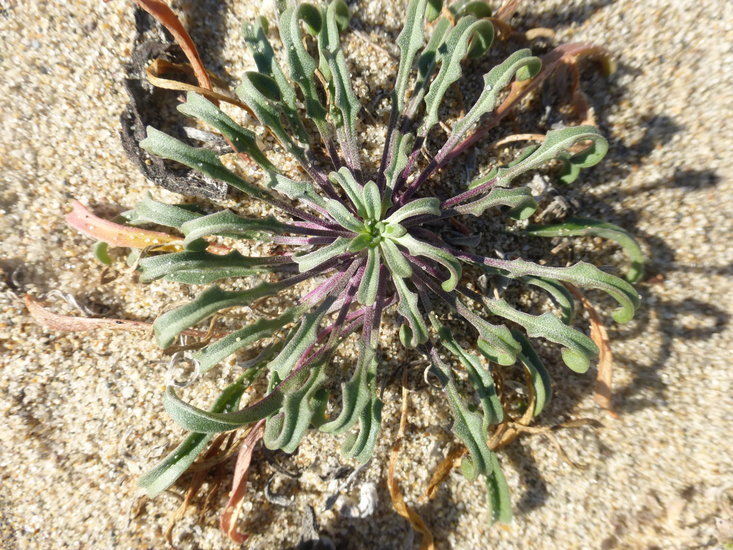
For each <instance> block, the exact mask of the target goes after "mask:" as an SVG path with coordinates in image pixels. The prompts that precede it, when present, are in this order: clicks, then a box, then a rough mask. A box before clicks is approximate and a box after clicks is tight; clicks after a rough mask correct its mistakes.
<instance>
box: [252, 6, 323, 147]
mask: <svg viewBox="0 0 733 550" xmlns="http://www.w3.org/2000/svg"><path fill="white" fill-rule="evenodd" d="M266 26H267V19H265V18H264V17H258V18H257V19H256V20H255V22H254V23H252V24H248V23H245V24H244V25H243V27H242V33H243V35H244V40H245V42H246V43H247V46H249V49H250V52H252V57H253V58H254V61H255V64H256V65H257V70H258V71H259V72H261V73H263V74H265V75H267V76H269V77H271V78H272V79H273V80H274V81H275V82H276V83H277V86H278V88H279V90H280V96H281V97H282V103H283V107H282V109H283V112H284V114H285V117H286V118H287V119H288V121H289V122H290V126H291V127H292V128H293V129H294V130H295V132H296V134H297V136H298V140H299V141H300V142H301V143H308V133H307V131H306V129H305V126H303V122H302V120H301V119H300V116H299V115H298V110H297V99H298V96H297V94H296V93H295V88H294V87H293V85H292V84H291V83H290V81H289V80H288V78H287V77H286V76H285V73H284V72H283V70H282V68H281V67H280V64H279V63H278V62H277V58H276V57H275V52H274V51H273V49H272V45H271V44H270V41H269V40H268V39H267V35H266V33H265V27H266Z"/></svg>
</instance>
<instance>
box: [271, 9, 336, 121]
mask: <svg viewBox="0 0 733 550" xmlns="http://www.w3.org/2000/svg"><path fill="white" fill-rule="evenodd" d="M301 21H303V22H304V23H305V26H306V28H307V29H308V32H309V33H310V34H312V35H317V34H318V33H319V32H321V28H322V25H323V19H322V17H321V10H320V9H318V8H317V7H316V6H314V5H313V4H308V3H305V2H303V3H301V4H297V5H295V6H292V7H289V8H287V9H286V10H285V11H284V12H282V14H281V15H280V22H279V25H278V26H279V28H280V39H281V40H282V42H283V46H284V47H285V52H286V55H287V59H288V66H289V67H290V78H291V79H292V80H293V81H294V82H295V83H296V84H297V85H298V87H299V88H300V90H301V92H302V93H303V97H304V101H305V110H306V113H307V115H308V118H310V119H311V120H313V122H314V123H315V124H316V126H317V127H318V130H319V132H321V135H322V136H327V135H328V132H327V130H326V127H325V122H326V108H325V107H324V106H323V104H322V103H321V100H320V99H319V97H318V86H317V84H316V79H315V75H316V70H317V69H318V63H317V62H316V60H315V59H313V57H312V56H311V55H310V54H309V53H308V50H307V49H306V47H305V44H304V42H303V36H302V33H301V30H300V23H301Z"/></svg>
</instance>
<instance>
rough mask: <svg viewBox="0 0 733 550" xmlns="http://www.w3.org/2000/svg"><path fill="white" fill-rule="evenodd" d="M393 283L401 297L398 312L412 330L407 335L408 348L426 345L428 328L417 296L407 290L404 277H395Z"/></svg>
mask: <svg viewBox="0 0 733 550" xmlns="http://www.w3.org/2000/svg"><path fill="white" fill-rule="evenodd" d="M392 282H393V283H394V286H395V289H396V290H397V295H398V296H399V302H398V304H397V312H398V313H399V314H400V315H401V316H402V317H403V318H404V319H405V321H407V325H408V326H409V328H410V330H409V333H408V334H407V340H408V342H407V343H406V344H407V346H408V347H411V348H414V347H417V346H418V345H419V344H424V343H425V342H427V341H428V327H427V325H426V324H425V319H423V316H422V314H421V313H420V309H419V308H418V305H417V302H418V299H417V294H415V293H414V292H412V291H411V290H410V289H409V288H407V284H406V283H405V280H404V279H403V278H402V277H397V276H395V277H394V278H393V279H392Z"/></svg>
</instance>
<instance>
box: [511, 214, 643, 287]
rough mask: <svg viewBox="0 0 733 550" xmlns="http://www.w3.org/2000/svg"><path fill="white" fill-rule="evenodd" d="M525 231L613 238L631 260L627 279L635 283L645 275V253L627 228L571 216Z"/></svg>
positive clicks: (539, 234) (563, 235)
mask: <svg viewBox="0 0 733 550" xmlns="http://www.w3.org/2000/svg"><path fill="white" fill-rule="evenodd" d="M525 231H526V232H527V233H528V234H530V235H535V236H537V237H575V236H582V235H593V236H598V237H603V238H604V239H611V240H612V241H615V242H616V243H618V244H619V245H621V246H622V247H623V249H624V250H625V251H626V254H628V256H629V259H630V260H631V268H630V269H629V271H628V272H627V273H626V280H627V281H629V282H631V283H635V282H638V281H639V280H640V279H641V278H642V277H643V276H644V253H643V252H642V251H641V247H640V246H639V243H638V242H636V239H634V237H632V236H631V234H630V233H629V232H628V231H626V230H625V229H623V228H621V227H619V226H618V225H614V224H612V223H606V222H602V221H599V220H594V219H591V218H569V219H567V220H565V222H563V223H560V224H557V225H529V226H527V228H526V229H525Z"/></svg>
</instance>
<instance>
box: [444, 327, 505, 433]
mask: <svg viewBox="0 0 733 550" xmlns="http://www.w3.org/2000/svg"><path fill="white" fill-rule="evenodd" d="M430 322H431V323H432V325H433V328H435V330H436V332H437V334H438V341H439V342H440V345H441V346H443V347H444V348H445V349H447V350H448V351H450V352H451V353H452V354H453V356H455V357H456V359H458V360H459V361H460V363H461V364H462V365H463V366H464V368H465V369H466V372H467V373H468V377H469V380H470V381H471V385H472V386H473V388H474V389H475V390H476V394H477V396H478V399H479V403H480V404H481V409H482V410H483V429H484V431H485V432H486V433H487V434H488V430H489V427H490V426H492V425H494V424H499V423H500V422H502V421H503V420H504V408H503V407H502V405H501V401H500V400H499V396H498V395H497V393H496V388H495V386H494V379H493V378H492V376H491V373H490V372H489V371H488V370H487V369H486V368H485V367H484V366H483V365H482V364H481V361H480V359H479V358H478V357H477V356H476V355H474V354H472V353H469V352H467V351H466V350H465V349H463V347H462V346H461V345H460V344H459V343H458V342H457V341H456V339H455V337H454V336H453V332H451V330H450V329H449V328H448V327H446V326H444V325H442V324H441V323H440V322H438V320H437V318H436V317H435V315H430Z"/></svg>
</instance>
